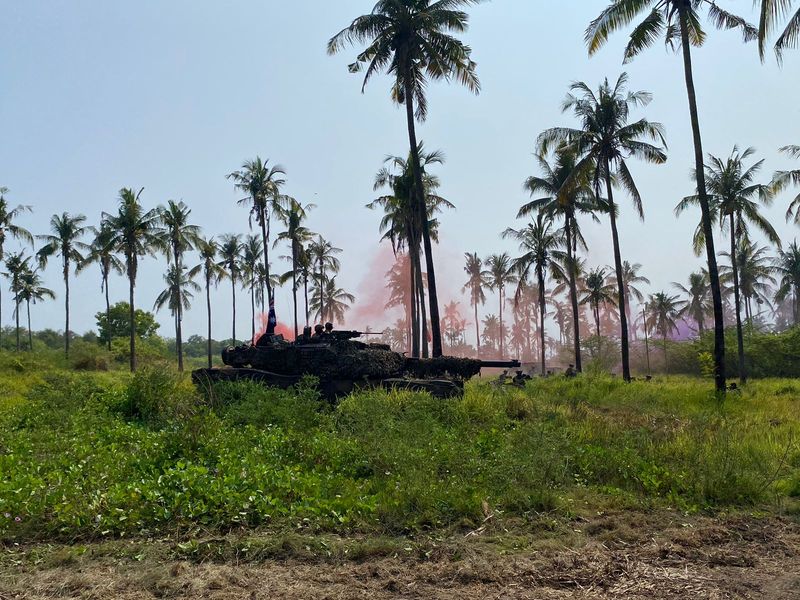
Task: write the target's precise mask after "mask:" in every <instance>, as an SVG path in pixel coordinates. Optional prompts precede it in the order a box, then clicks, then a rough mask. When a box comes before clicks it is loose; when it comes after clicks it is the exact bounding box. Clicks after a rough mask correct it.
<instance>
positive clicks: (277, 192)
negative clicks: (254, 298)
mask: <svg viewBox="0 0 800 600" xmlns="http://www.w3.org/2000/svg"><path fill="white" fill-rule="evenodd" d="M284 175H286V171H285V170H284V168H283V167H282V166H280V165H273V166H271V167H270V166H269V159H267V160H263V161H262V160H261V157H259V156H256V158H255V160H247V161H245V162H244V164H242V167H241V169H240V170H238V171H234V172H233V173H229V174H228V175H227V176H226V177H227V179H231V180H232V181H233V182H234V187H235V188H236V189H237V190H240V191H242V192H245V193H246V194H247V196H245V197H244V198H242V199H241V200H239V204H244V205H247V204H249V205H250V225H251V226H252V224H253V218H254V217H255V220H256V224H257V225H258V226H259V227H260V228H261V244H262V246H263V248H264V270H265V271H266V273H267V280H266V284H267V300H268V301H271V300H272V286H271V283H270V281H271V279H270V275H269V242H270V218H271V217H272V214H273V213H275V212H276V209H277V207H278V206H280V204H281V203H282V202H283V200H284V198H283V196H282V194H281V188H282V187H283V186H284V185H285V184H286V180H285V179H284V178H283V176H284Z"/></svg>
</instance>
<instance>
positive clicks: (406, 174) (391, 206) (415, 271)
mask: <svg viewBox="0 0 800 600" xmlns="http://www.w3.org/2000/svg"><path fill="white" fill-rule="evenodd" d="M417 150H418V155H419V160H420V168H421V169H422V180H423V186H424V189H425V210H426V213H425V216H426V218H427V221H428V230H429V232H430V235H431V238H432V239H433V241H438V226H439V222H438V220H437V219H436V218H435V214H436V213H438V212H441V210H442V209H443V208H453V204H452V203H450V202H449V201H448V200H446V199H444V198H442V197H441V196H439V195H437V194H436V190H437V189H438V188H439V185H440V184H439V178H438V177H437V176H435V175H432V174H430V173H428V172H427V168H428V167H429V166H431V165H435V164H442V163H443V162H444V160H445V158H444V154H443V153H442V152H441V151H439V150H434V151H432V152H426V151H425V148H424V147H423V145H422V143H420V145H419V148H418V149H417ZM412 165H413V160H412V158H411V157H409V158H408V159H404V158H402V157H399V156H387V157H386V159H385V160H384V166H383V167H382V168H381V170H380V171H378V173H377V174H376V175H375V183H374V186H373V189H374V190H379V189H381V188H384V187H388V188H389V189H390V190H391V194H389V195H386V196H381V197H379V198H376V199H375V200H373V201H372V202H370V203H369V204H367V208H370V209H374V208H378V207H380V208H382V209H383V212H384V215H383V218H382V219H381V222H380V225H379V230H380V232H381V233H383V237H382V238H381V239H382V240H388V241H389V242H391V244H392V250H393V251H394V253H395V255H397V252H398V251H400V250H402V249H403V248H407V249H408V254H409V259H410V260H409V277H410V280H411V296H410V298H411V301H412V303H413V304H412V305H411V307H410V308H411V310H410V313H411V331H412V349H411V354H412V356H419V355H420V335H421V346H422V356H427V355H428V335H427V315H426V310H425V282H424V281H423V279H424V277H423V271H422V262H421V259H420V252H421V249H420V246H421V244H422V240H421V227H422V226H421V224H420V221H419V219H418V214H417V211H415V210H414V206H415V204H414V202H415V200H414V192H413V189H414V181H415V180H414V171H413V168H412Z"/></svg>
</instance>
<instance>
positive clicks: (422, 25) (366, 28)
mask: <svg viewBox="0 0 800 600" xmlns="http://www.w3.org/2000/svg"><path fill="white" fill-rule="evenodd" d="M478 2H480V0H444V1H442V0H378V2H377V3H376V4H375V7H374V8H373V9H372V12H371V13H370V14H367V15H363V16H361V17H358V18H357V19H355V20H354V21H353V22H352V23H351V24H350V26H349V27H347V28H345V29H343V30H342V31H340V32H339V33H337V34H336V35H335V36H333V37H332V38H331V40H330V41H329V42H328V53H329V54H335V53H337V52H339V51H340V50H342V49H343V48H344V47H345V46H349V45H353V44H362V43H363V44H367V47H366V49H365V50H363V51H362V52H361V53H360V54H359V55H358V57H357V58H356V62H354V63H353V64H351V65H350V72H352V73H358V72H361V71H362V70H363V71H364V74H365V75H364V83H363V85H362V91H363V90H364V88H365V87H366V85H367V83H368V82H369V80H370V79H371V78H372V77H373V76H374V75H375V74H377V73H379V72H380V71H384V70H385V71H387V72H388V73H389V75H390V76H391V77H392V78H393V80H394V81H393V83H392V91H391V95H392V99H393V100H394V101H395V102H398V103H399V104H403V105H405V108H406V124H407V126H408V142H409V146H410V150H411V164H412V170H413V173H414V190H413V195H414V196H415V197H416V202H415V203H414V205H415V210H416V214H417V219H416V222H417V223H419V224H420V225H421V233H422V241H423V244H424V248H425V266H426V270H427V273H428V290H429V294H428V299H429V302H430V317H431V338H432V352H433V356H441V355H442V335H441V329H440V319H439V305H438V295H437V288H436V275H435V271H434V266H433V246H432V243H431V232H430V228H429V225H428V221H427V219H425V218H424V215H425V187H424V184H423V176H422V166H421V161H420V157H419V150H418V148H419V146H418V144H417V133H416V128H415V118H416V119H419V120H420V121H423V120H425V117H426V116H427V113H428V103H427V98H426V97H425V90H426V88H427V84H428V81H429V80H433V81H439V80H442V79H444V80H446V81H450V80H451V79H455V80H457V81H458V82H459V83H461V84H462V85H464V86H466V87H467V89H469V90H470V91H472V92H474V93H476V94H477V93H478V92H479V91H480V82H479V81H478V77H477V75H476V73H475V62H473V61H472V59H471V58H470V54H471V52H472V51H471V49H470V47H469V46H467V45H465V44H463V43H462V42H461V41H459V40H458V39H457V38H455V37H454V36H453V35H451V32H452V33H463V32H464V31H466V29H467V21H468V15H467V13H466V12H464V11H462V10H460V9H461V8H462V7H466V6H470V5H473V4H477V3H478ZM415 101H416V110H415V107H414V103H415Z"/></svg>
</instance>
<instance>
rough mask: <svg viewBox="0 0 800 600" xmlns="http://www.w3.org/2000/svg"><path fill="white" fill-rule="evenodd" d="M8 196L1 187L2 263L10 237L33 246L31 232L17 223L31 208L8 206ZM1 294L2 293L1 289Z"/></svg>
mask: <svg viewBox="0 0 800 600" xmlns="http://www.w3.org/2000/svg"><path fill="white" fill-rule="evenodd" d="M6 194H8V188H7V187H0V263H2V262H3V260H4V259H5V254H4V246H5V243H6V240H7V239H8V237H12V238H14V239H18V240H22V241H25V242H28V243H29V244H31V245H32V244H33V236H32V235H31V232H30V231H28V230H27V229H25V228H24V227H22V226H20V225H17V223H16V221H17V219H18V218H19V216H20V215H21V214H22V213H24V212H31V207H30V206H25V205H22V204H20V205H18V206H15V207H13V208H12V207H11V206H10V205H9V204H8V200H6ZM0 292H2V290H1V289H0ZM2 322H3V302H2V293H0V324H2ZM2 330H3V328H2V326H1V325H0V341H2Z"/></svg>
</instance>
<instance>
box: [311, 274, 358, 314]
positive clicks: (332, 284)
mask: <svg viewBox="0 0 800 600" xmlns="http://www.w3.org/2000/svg"><path fill="white" fill-rule="evenodd" d="M355 301H356V297H355V296H353V294H350V293H348V292H345V291H344V290H343V289H341V288H337V287H336V278H335V277H331V278H330V279H327V280H326V281H325V284H324V286H322V287H320V288H317V290H316V291H315V293H314V294H313V295H312V296H311V309H312V310H314V311H316V318H317V319H319V320H320V321H330V322H336V323H339V324H341V323H344V313H345V312H347V311H348V310H350V304H352V303H353V302H355Z"/></svg>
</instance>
